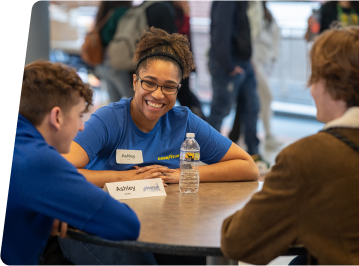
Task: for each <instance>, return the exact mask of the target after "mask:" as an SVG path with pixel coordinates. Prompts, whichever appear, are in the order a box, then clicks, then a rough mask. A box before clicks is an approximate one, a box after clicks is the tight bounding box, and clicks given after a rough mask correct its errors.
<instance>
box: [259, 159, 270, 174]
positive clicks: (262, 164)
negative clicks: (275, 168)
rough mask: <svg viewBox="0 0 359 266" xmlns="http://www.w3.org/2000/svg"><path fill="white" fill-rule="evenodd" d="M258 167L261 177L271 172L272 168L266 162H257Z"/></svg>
mask: <svg viewBox="0 0 359 266" xmlns="http://www.w3.org/2000/svg"><path fill="white" fill-rule="evenodd" d="M256 165H257V167H258V169H259V174H260V175H265V174H267V173H268V172H269V171H270V167H268V163H266V162H264V161H256Z"/></svg>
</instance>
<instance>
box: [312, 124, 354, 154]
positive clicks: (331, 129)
mask: <svg viewBox="0 0 359 266" xmlns="http://www.w3.org/2000/svg"><path fill="white" fill-rule="evenodd" d="M319 132H325V133H328V134H331V135H332V136H334V137H336V138H337V139H339V140H341V141H342V142H344V143H345V144H347V145H348V146H349V147H350V148H352V149H353V150H355V151H356V152H357V153H359V145H358V144H356V143H355V142H353V141H351V140H350V139H348V138H347V137H345V136H343V135H342V134H340V133H338V132H337V131H336V130H334V129H333V128H328V129H325V130H321V131H319Z"/></svg>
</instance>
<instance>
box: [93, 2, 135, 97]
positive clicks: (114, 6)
mask: <svg viewBox="0 0 359 266" xmlns="http://www.w3.org/2000/svg"><path fill="white" fill-rule="evenodd" d="M131 7H132V1H101V2H100V5H99V8H98V12H97V15H96V20H95V26H98V25H100V24H101V23H103V22H104V21H106V19H108V20H107V22H106V23H105V24H104V26H103V27H102V28H101V30H100V36H101V41H102V45H103V47H104V50H106V48H107V46H108V44H109V43H110V41H111V40H112V38H113V36H114V34H115V32H116V28H117V23H118V21H119V20H120V19H121V17H122V16H123V15H124V14H125V13H126V11H127V10H128V9H129V8H131ZM111 14H112V15H111ZM107 16H110V18H108V17H107ZM95 74H96V76H98V77H99V79H100V81H101V87H102V88H105V89H106V91H107V93H108V95H109V100H110V102H118V101H119V100H121V98H128V97H130V93H131V91H130V90H129V89H128V88H130V86H131V75H132V73H130V72H129V71H124V70H118V69H114V68H113V67H111V66H110V64H109V63H108V61H107V60H106V58H105V59H104V62H103V63H102V64H100V65H97V66H96V67H95Z"/></svg>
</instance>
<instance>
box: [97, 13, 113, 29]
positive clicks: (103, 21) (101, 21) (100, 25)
mask: <svg viewBox="0 0 359 266" xmlns="http://www.w3.org/2000/svg"><path fill="white" fill-rule="evenodd" d="M113 13H115V11H114V10H110V11H108V12H107V14H106V16H104V17H103V18H102V19H101V20H100V22H99V23H98V24H97V26H96V27H95V30H97V31H100V30H101V29H102V28H103V26H105V24H106V23H107V21H109V19H110V18H111V17H112V15H113Z"/></svg>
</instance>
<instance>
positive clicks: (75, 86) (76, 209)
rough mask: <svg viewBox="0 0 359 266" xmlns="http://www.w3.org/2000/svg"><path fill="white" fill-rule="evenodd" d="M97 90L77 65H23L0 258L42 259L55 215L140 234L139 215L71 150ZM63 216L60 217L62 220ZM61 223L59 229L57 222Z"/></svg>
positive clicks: (106, 230)
mask: <svg viewBox="0 0 359 266" xmlns="http://www.w3.org/2000/svg"><path fill="white" fill-rule="evenodd" d="M90 105H92V90H91V89H90V88H89V85H88V84H85V83H83V82H82V80H81V79H80V77H79V76H78V75H77V73H76V71H75V70H74V69H71V68H69V67H68V66H66V65H63V64H60V63H50V62H47V61H40V60H39V61H35V62H33V63H31V64H29V65H27V66H25V69H24V76H23V83H22V92H21V99H20V108H19V117H18V125H17V131H16V138H15V147H14V157H13V163H12V170H11V177H10V187H9V195H8V203H7V210H6V218H5V226H4V235H3V242H2V250H1V259H2V261H3V262H4V263H6V264H38V263H39V261H40V257H41V254H42V252H43V248H44V247H45V244H46V241H47V239H48V237H49V234H50V231H51V228H52V226H53V224H54V219H57V220H60V221H63V222H64V223H68V224H71V225H72V226H75V227H76V228H78V229H80V230H83V231H86V232H89V233H92V234H96V235H98V236H100V237H103V238H106V239H110V240H132V239H136V238H137V237H138V235H139V230H140V223H139V221H138V219H137V216H136V214H135V213H134V212H133V211H132V210H131V209H130V208H129V207H128V206H127V205H125V204H122V203H119V202H117V201H116V200H114V199H113V198H111V196H110V195H109V194H108V193H105V192H104V191H102V190H101V189H99V188H98V187H96V186H94V185H93V184H91V183H89V182H87V181H86V179H85V178H84V177H83V176H82V175H81V174H80V173H79V172H78V171H77V169H76V168H75V167H74V166H73V165H72V164H70V163H69V162H68V161H67V160H66V159H64V158H63V157H62V156H61V155H60V153H67V152H69V150H70V144H71V142H72V140H73V138H74V137H75V136H76V134H77V132H78V131H79V130H80V131H81V130H83V129H84V124H83V121H82V115H83V114H84V113H85V112H87V110H88V107H89V106H90ZM57 220H56V222H57ZM55 228H56V226H55Z"/></svg>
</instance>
